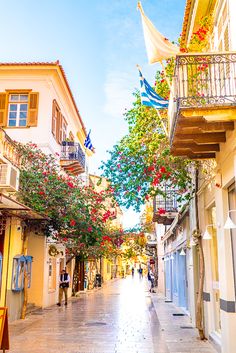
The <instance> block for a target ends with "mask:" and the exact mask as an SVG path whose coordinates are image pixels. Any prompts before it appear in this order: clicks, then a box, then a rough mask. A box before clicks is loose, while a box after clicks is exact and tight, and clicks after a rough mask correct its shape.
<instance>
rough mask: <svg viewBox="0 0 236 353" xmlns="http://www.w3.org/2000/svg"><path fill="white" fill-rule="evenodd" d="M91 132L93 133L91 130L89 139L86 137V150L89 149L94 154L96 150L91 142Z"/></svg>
mask: <svg viewBox="0 0 236 353" xmlns="http://www.w3.org/2000/svg"><path fill="white" fill-rule="evenodd" d="M90 132H91V130H89V133H88V135H87V137H86V139H85V141H84V146H85V147H86V148H88V149H89V150H91V151H93V152H94V150H95V148H94V147H93V145H92V141H91V138H90Z"/></svg>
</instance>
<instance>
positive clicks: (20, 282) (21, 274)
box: [17, 261, 25, 288]
mask: <svg viewBox="0 0 236 353" xmlns="http://www.w3.org/2000/svg"><path fill="white" fill-rule="evenodd" d="M24 268H25V263H24V262H23V261H21V262H20V265H19V267H18V285H17V287H18V288H22V287H23V279H24Z"/></svg>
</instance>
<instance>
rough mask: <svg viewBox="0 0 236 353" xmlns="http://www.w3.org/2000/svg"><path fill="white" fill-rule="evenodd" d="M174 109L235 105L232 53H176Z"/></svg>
mask: <svg viewBox="0 0 236 353" xmlns="http://www.w3.org/2000/svg"><path fill="white" fill-rule="evenodd" d="M175 79H176V100H177V109H179V108H192V107H197V108H199V107H204V108H207V107H216V106H217V107H220V106H221V107H225V106H235V105H236V53H235V52H226V53H207V54H194V55H189V54H185V55H177V57H176V66H175Z"/></svg>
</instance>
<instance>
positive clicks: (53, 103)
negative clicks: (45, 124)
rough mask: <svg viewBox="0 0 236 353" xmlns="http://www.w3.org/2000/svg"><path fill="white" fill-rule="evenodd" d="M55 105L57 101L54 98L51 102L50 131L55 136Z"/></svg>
mask: <svg viewBox="0 0 236 353" xmlns="http://www.w3.org/2000/svg"><path fill="white" fill-rule="evenodd" d="M56 106H57V103H56V101H55V99H54V100H53V102H52V133H53V135H54V136H56Z"/></svg>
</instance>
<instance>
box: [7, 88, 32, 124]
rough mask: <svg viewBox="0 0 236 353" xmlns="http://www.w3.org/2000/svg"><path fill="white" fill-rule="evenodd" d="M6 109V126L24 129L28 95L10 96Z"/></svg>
mask: <svg viewBox="0 0 236 353" xmlns="http://www.w3.org/2000/svg"><path fill="white" fill-rule="evenodd" d="M8 108H9V109H8V126H9V127H25V126H26V125H27V113H28V94H10V96H9V106H8Z"/></svg>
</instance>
